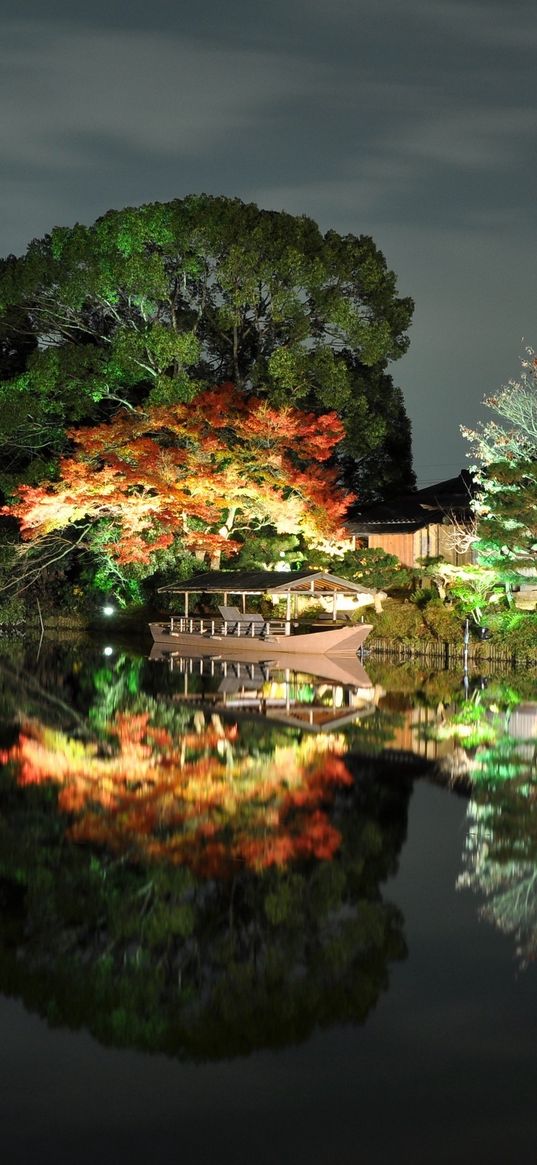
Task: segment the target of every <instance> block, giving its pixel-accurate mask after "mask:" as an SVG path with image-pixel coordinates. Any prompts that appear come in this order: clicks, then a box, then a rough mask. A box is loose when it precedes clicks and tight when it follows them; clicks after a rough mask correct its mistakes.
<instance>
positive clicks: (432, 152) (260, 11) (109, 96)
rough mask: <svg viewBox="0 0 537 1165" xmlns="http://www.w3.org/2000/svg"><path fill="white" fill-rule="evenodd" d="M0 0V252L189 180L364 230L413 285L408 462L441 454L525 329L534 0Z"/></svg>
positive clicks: (425, 468) (536, 31)
mask: <svg viewBox="0 0 537 1165" xmlns="http://www.w3.org/2000/svg"><path fill="white" fill-rule="evenodd" d="M2 10H3V12H4V13H5V15H3V18H2V28H3V35H2V41H1V44H0V77H1V82H0V84H1V85H2V89H3V95H2V103H1V107H0V108H1V110H2V114H1V119H2V120H1V124H2V171H3V180H4V190H5V196H4V210H3V216H2V220H1V221H0V252H3V253H6V252H9V251H21V250H23V249H24V247H25V245H26V243H27V241H28V240H29V239H30V238H32V237H33V236H35V235H39V234H42V233H44V232H45V231H47V230H48V229H49V228H50V227H51V226H53V225H54V224H56V223H72V222H74V221H77V220H78V221H86V222H89V221H92V220H93V219H94V218H95V217H97V215H98V214H100V213H103V212H104V211H106V210H107V209H109V208H110V207H111V206H122V205H126V204H130V205H135V204H138V203H141V202H146V201H153V200H155V199H157V200H159V199H162V200H164V199H168V198H173V197H181V196H183V195H184V194H186V193H188V192H190V191H196V190H206V191H208V192H211V193H225V194H233V195H238V196H239V197H242V198H245V199H253V200H255V201H258V202H259V203H260V204H261V205H264V206H267V207H271V208H276V209H286V210H289V211H290V212H295V213H307V214H310V215H311V216H312V217H314V218H316V219H317V220H318V221H319V222H320V223H321V225H322V226H323V227H324V228H328V227H331V226H332V227H335V228H336V229H338V230H345V231H352V232H354V233H356V234H359V233H367V234H372V235H373V237H374V238H375V240H376V241H377V242H378V244H379V246H380V247H381V248H382V249H383V250H384V251H385V254H386V257H387V260H388V262H389V264H390V265H391V266H392V267H394V269H395V270H396V271H397V272H398V275H399V282H400V287H401V290H402V291H403V292H404V293H405V294H412V295H413V296H414V298H415V299H416V322H415V325H414V328H413V336H412V344H411V349H410V352H409V354H408V355H407V356H406V357H405V359H404V360H403V361H402V362H401V363H400V364H399V365H397V366H395V368H394V374H395V375H396V377H397V379H398V381H399V383H401V385H402V387H403V389H404V392H405V396H406V399H407V402H408V407H409V411H410V412H411V415H412V417H413V422H414V431H415V436H416V443H415V451H416V462H417V465H418V468H419V469H420V472H421V474H422V477H423V478H431V477H434V476H435V475H436V474H437V475H438V476H443V475H444V472H445V473H446V475H447V473H448V472H452V471H454V470H456V469H457V468H458V466H459V464H460V463H462V461H463V459H464V452H465V450H464V447H463V445H462V443H461V441H460V438H459V436H458V424H459V422H464V423H467V424H468V423H470V424H471V423H473V421H474V420H475V417H476V416H477V415H478V413H479V401H480V399H481V397H482V396H483V394H484V393H485V392H486V391H489V390H490V389H491V388H494V387H496V386H497V384H498V383H500V382H501V381H502V380H503V379H505V378H506V377H507V376H508V375H510V374H516V371H517V359H518V355H519V352H520V350H521V340H522V337H523V336H524V337H525V338H526V339H527V340H528V341H531V340H532V338H534V337H532V335H531V329H532V327H534V323H533V319H534V305H535V291H536V287H535V276H534V274H533V265H532V263H531V261H530V257H531V253H532V247H531V242H530V240H531V237H532V232H533V222H534V216H535V210H534V187H535V127H536V124H537V122H536V109H535V105H536V96H535V85H534V59H535V48H536V43H537V12H536V10H535V7H534V3H533V0H531V2H530V0H487V2H486V3H485V2H482V3H480V2H476V0H474V2H472V0H405V3H404V4H402V3H401V0H307V2H306V0H272V2H271V4H270V5H264V6H261V7H258V6H257V5H252V4H251V3H247V0H227V3H226V4H221V3H217V2H216V0H213V2H212V3H211V2H210V0H206V2H204V3H203V4H198V5H197V6H196V5H191V4H189V5H186V4H181V3H180V2H177V0H175V2H173V3H172V2H170V3H168V2H167V0H154V2H153V3H152V4H151V5H148V4H147V2H144V3H142V2H141V0H140V2H139V0H124V2H121V0H115V2H114V0H106V2H105V0H93V2H92V4H91V5H85V6H80V5H78V6H75V5H73V4H72V0H70V2H67V0H26V3H25V5H24V8H23V9H21V10H19V11H18V12H14V9H13V6H12V5H11V4H9V5H8V4H7V3H6V4H5V5H2V3H1V2H0V12H2Z"/></svg>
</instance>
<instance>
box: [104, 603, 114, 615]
mask: <svg viewBox="0 0 537 1165" xmlns="http://www.w3.org/2000/svg"><path fill="white" fill-rule="evenodd" d="M115 609H116V608H115V607H111V606H110V604H109V603H107V604H106V607H103V615H113V614H114V613H115Z"/></svg>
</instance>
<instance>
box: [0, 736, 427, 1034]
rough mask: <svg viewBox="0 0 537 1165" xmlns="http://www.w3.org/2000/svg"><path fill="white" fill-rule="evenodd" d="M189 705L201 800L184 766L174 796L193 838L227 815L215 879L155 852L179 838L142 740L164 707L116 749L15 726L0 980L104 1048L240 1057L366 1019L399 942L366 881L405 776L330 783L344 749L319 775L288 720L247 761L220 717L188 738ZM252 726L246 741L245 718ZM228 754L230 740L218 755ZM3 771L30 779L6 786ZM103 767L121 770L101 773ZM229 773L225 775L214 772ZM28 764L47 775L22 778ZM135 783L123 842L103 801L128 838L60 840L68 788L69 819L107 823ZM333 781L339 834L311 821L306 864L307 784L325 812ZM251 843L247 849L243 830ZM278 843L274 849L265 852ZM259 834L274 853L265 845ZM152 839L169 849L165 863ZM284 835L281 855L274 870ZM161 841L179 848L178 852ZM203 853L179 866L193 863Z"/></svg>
mask: <svg viewBox="0 0 537 1165" xmlns="http://www.w3.org/2000/svg"><path fill="white" fill-rule="evenodd" d="M190 717H191V723H190V728H189V730H188V731H185V732H184V733H183V737H184V741H185V751H184V765H185V766H187V767H188V766H190V765H193V763H194V759H195V757H196V756H197V758H198V761H200V760H201V768H202V771H203V770H204V769H205V770H206V776H207V775H208V778H209V779H208V782H207V790H208V791H209V793H210V795H209V796H208V795H207V792H205V793H204V792H203V788H202V800H201V802H200V795H199V788H197V787H196V783H195V778H194V774H193V771H192V772H191V773H190V774H189V778H188V781H187V785H186V788H187V789H188V790H189V791H190V793H191V794H192V799H191V801H190V802H189V803H187V799H186V797H185V798H184V803H183V808H182V810H181V811H182V812H183V811H185V806H186V809H187V810H188V812H189V813H191V814H192V816H191V817H188V820H187V821H186V822H185V823H184V826H183V828H184V831H185V833H186V834H187V835H188V832H189V830H190V829H191V828H192V829H193V831H194V832H195V830H196V829H198V827H199V823H200V821H201V820H202V819H203V822H204V823H205V822H206V821H207V815H208V813H209V809H210V812H211V813H213V814H214V818H213V820H214V821H222V823H223V821H224V819H226V818H227V820H228V822H229V820H230V819H231V825H229V824H227V825H226V826H225V827H224V826H223V824H222V828H221V831H220V841H221V842H222V843H223V842H224V839H225V840H226V841H227V842H228V843H229V845H230V848H231V850H232V851H233V848H234V847H235V854H237V853H238V852H239V850H240V851H241V853H242V860H240V861H239V862H237V861H235V864H234V869H233V871H230V863H229V862H228V861H226V862H224V863H223V867H224V868H225V869H226V872H228V871H230V872H229V876H227V877H225V878H217V877H215V876H212V877H210V878H208V879H207V878H206V877H203V878H200V877H199V875H198V873H197V872H196V871H195V870H194V869H192V868H190V869H189V868H188V867H187V866H185V865H184V864H176V862H175V861H174V860H168V859H167V858H166V844H167V843H168V842H170V843H174V842H175V841H177V837H178V836H179V835H178V830H177V821H175V822H174V825H173V829H170V828H169V818H166V813H167V812H169V811H170V812H172V819H173V813H174V812H175V809H174V806H173V800H174V795H173V796H172V788H171V787H170V786H169V785H168V786H167V788H158V797H157V788H156V787H155V784H154V783H152V779H148V774H151V766H152V765H153V768H154V767H155V762H154V760H152V758H151V756H150V755H148V752H149V748H150V743H151V735H152V733H153V742H152V743H153V747H155V748H156V751H157V755H158V754H159V753H160V752H161V751H162V750H163V748H164V743H163V741H164V738H165V735H166V733H169V734H171V725H170V721H168V724H167V725H160V726H158V725H153V726H152V724H151V722H150V721H148V719H147V717H145V719H144V721H143V723H142V717H141V714H139V719H138V720H136V721H134V722H133V724H132V726H131V727H127V728H126V727H125V721H124V720H122V719H121V716H120V717H119V718H118V720H117V722H116V742H117V743H116V746H115V751H114V752H110V754H109V755H102V754H101V753H99V752H98V751H96V750H95V748H91V747H88V745H87V743H82V742H79V741H76V740H73V738H67V737H66V736H65V735H63V734H59V733H58V731H57V730H54V731H49V730H48V729H46V728H44V726H40V727H39V728H32V729H31V731H30V727H29V726H28V728H27V730H26V731H25V733H24V734H23V735H24V736H25V738H26V739H25V740H22V739H20V740H19V743H18V745H17V746H16V748H15V749H12V750H11V753H10V755H11V757H12V763H11V764H10V765H9V766H7V767H6V769H5V770H4V775H3V778H2V780H1V782H0V886H1V888H2V894H3V903H4V907H5V909H4V911H3V915H2V922H1V923H0V985H2V986H5V985H7V984H8V983H9V989H10V990H11V991H13V992H18V993H19V994H22V996H23V998H24V999H25V1001H26V1003H27V1005H29V1006H32V1007H35V1008H37V1009H38V1010H39V1011H41V1012H45V1013H46V1014H48V1015H50V1017H51V1018H54V1021H55V1022H58V1021H61V1022H68V1023H70V1024H72V1025H75V1026H79V1025H81V1024H83V1025H89V1026H90V1027H91V1029H92V1031H93V1032H94V1033H95V1034H96V1035H97V1036H98V1037H99V1038H101V1039H103V1040H105V1041H107V1042H113V1043H118V1044H126V1043H128V1044H136V1045H137V1046H141V1047H146V1048H151V1049H155V1048H158V1049H160V1050H166V1051H169V1052H173V1053H174V1054H178V1053H181V1054H188V1055H190V1056H204V1057H205V1056H211V1057H214V1056H228V1055H231V1054H236V1053H244V1052H247V1051H249V1050H251V1049H252V1048H255V1047H261V1046H269V1045H279V1044H285V1043H288V1042H293V1041H296V1040H299V1039H303V1038H306V1036H307V1035H308V1034H309V1033H310V1032H311V1030H312V1028H313V1026H314V1025H315V1024H317V1023H321V1024H330V1023H334V1022H341V1021H344V1020H347V1021H360V1020H363V1019H364V1018H365V1016H366V1015H367V1013H368V1011H369V1010H370V1008H371V1007H372V1006H373V1005H374V1004H375V1002H376V1000H377V998H378V994H379V992H380V991H381V990H383V989H385V988H386V986H387V984H388V964H389V962H390V960H392V959H394V958H397V957H401V956H402V954H403V953H404V944H403V939H402V933H401V926H402V921H401V918H400V915H399V913H398V912H397V910H396V909H395V908H393V907H391V906H390V905H388V904H386V903H384V902H383V901H382V898H381V895H380V890H379V886H380V883H381V881H382V880H383V879H384V878H386V877H387V875H388V873H393V870H394V867H395V865H396V861H397V853H398V850H399V848H400V845H401V842H402V840H403V837H404V830H405V810H406V802H407V799H408V791H409V790H408V785H407V784H406V783H404V782H403V781H401V780H400V779H399V778H398V781H397V782H396V783H395V782H394V783H393V785H391V784H382V783H381V782H376V781H373V780H371V779H365V777H364V775H363V774H356V778H355V779H354V780H353V781H352V782H351V783H349V780H350V777H349V774H348V773H347V772H346V770H345V772H346V775H345V776H344V777H343V781H342V780H341V777H342V773H343V770H342V769H339V765H340V764H341V761H340V758H339V757H338V756H337V748H336V750H335V752H333V751H332V750H330V751H329V752H328V753H327V754H325V759H327V760H328V762H329V765H328V768H329V769H330V762H332V761H337V762H338V772H337V774H336V773H334V772H332V774H330V771H328V773H327V775H326V777H325V775H324V774H323V771H322V764H321V754H320V753H318V752H316V751H315V744H314V743H312V744H311V745H310V743H309V741H308V742H307V743H306V744H304V743H301V741H300V739H299V737H297V735H296V734H294V736H293V735H292V734H288V744H287V746H285V745H284V744H283V743H282V735H281V734H278V747H279V748H280V752H279V753H278V749H276V750H274V748H273V747H272V746H271V749H269V750H268V751H267V750H266V748H265V747H264V743H263V736H262V734H261V735H260V737H259V746H258V749H257V753H258V756H257V759H256V760H255V762H253V764H252V765H251V766H250V768H249V769H248V767H247V766H246V765H245V766H244V768H243V769H241V763H242V760H243V757H241V754H240V747H239V741H238V738H237V737H236V736H235V737H234V736H233V733H232V731H231V730H230V729H228V730H225V729H223V730H222V731H223V735H222V732H221V730H220V728H218V727H217V725H215V724H210V723H205V724H204V725H200V728H201V731H199V732H197V731H196V730H195V727H194V721H193V719H192V714H190ZM187 728H188V726H187ZM249 731H250V741H249V743H250V748H252V739H251V733H252V726H249ZM273 733H274V729H271V730H270V735H271V738H273ZM122 734H123V739H122ZM211 734H212V735H211ZM178 739H179V734H177V739H176V741H175V745H174V747H175V748H178V747H179V746H178ZM293 740H295V741H296V743H294V744H293ZM58 744H60V745H61V747H59V748H58ZM112 744H113V740H111V741H110V745H112ZM166 747H167V746H166ZM229 748H231V749H232V750H237V755H236V756H235V757H234V759H233V760H231V761H230V760H229V759H228V757H229ZM312 750H313V751H312ZM293 754H294V755H293ZM53 757H54V758H55V760H56V763H57V764H58V769H57V777H58V780H59V782H60V784H59V790H60V792H59V797H60V799H62V800H63V798H64V795H65V797H66V798H67V800H68V802H69V804H68V806H67V807H68V810H69V814H68V816H66V815H65V811H62V810H61V809H60V810H58V806H57V799H56V794H55V786H54V784H53V783H52V782H51V780H50V779H49V777H50V773H49V771H48V770H49V767H50V762H51V761H52V759H53ZM272 761H274V769H275V771H274V773H273V772H272ZM175 763H176V761H174V764H175ZM323 763H324V762H323ZM92 764H93V766H96V767H94V768H93V770H92ZM20 765H22V766H23V768H22V772H21V769H20V767H19V766H20ZM88 765H89V768H90V772H92V773H93V776H94V777H95V774H96V773H97V770H98V767H99V765H101V766H104V770H105V772H106V773H107V774H108V778H107V780H108V783H107V781H106V780H104V779H103V775H102V773H101V775H100V777H99V779H96V778H95V779H94V780H93V784H92V786H91V796H92V797H98V796H99V795H100V798H101V799H100V802H99V803H96V804H95V805H94V806H93V807H90V804H89V796H90V790H88V787H87V779H88V771H87V770H88ZM24 766H27V767H24ZM114 766H115V769H114ZM121 766H122V771H120V770H121ZM256 766H257V767H256ZM16 770H17V771H18V773H19V776H21V777H22V780H23V781H24V780H26V781H29V782H30V783H26V784H21V783H16V782H15V780H14V774H15V771H16ZM129 770H130V774H131V776H130V777H129ZM113 771H115V772H116V775H117V780H111V773H112V772H113ZM299 771H300V773H301V776H300V779H298V774H299ZM224 772H225V773H226V774H227V779H226V781H225V782H224V786H226V785H227V789H226V788H225V787H224V788H221V787H220V786H221V785H222V782H221V781H219V779H218V774H222V773H224ZM38 773H39V774H40V778H39V779H40V783H34V778H36V777H37V776H38ZM76 773H78V774H79V777H78V778H77V779H76V780H75V781H74V783H73V784H69V781H68V779H67V778H68V777H69V780H70V778H71V777H72V776H73V774H76ZM232 773H235V774H236V776H235V778H233V777H232V776H231V774H232ZM140 774H142V775H141V777H140ZM277 777H278V779H279V782H280V783H279V785H278V784H277ZM43 778H44V779H43ZM133 778H135V780H136V781H140V784H139V789H138V792H140V794H141V796H140V812H141V816H142V824H143V830H142V832H141V833H139V834H138V835H137V840H136V844H134V843H133V837H134V817H133V816H131V815H130V812H129V811H128V810H126V813H125V828H123V822H122V821H120V817H121V813H120V812H117V813H115V814H114V812H113V813H112V818H114V816H115V819H116V822H118V823H119V824H118V829H119V841H120V843H121V851H122V852H119V849H118V847H117V845H116V840H117V837H116V836H114V838H113V839H112V843H113V844H112V849H109V848H108V847H107V846H104V845H103V844H95V843H93V842H92V841H86V842H85V844H84V845H74V844H66V841H65V830H66V826H67V825H68V824H69V823H72V822H73V810H74V809H75V808H76V805H75V804H73V800H72V799H73V798H74V799H75V800H76V798H79V800H80V805H81V808H82V816H80V817H78V818H77V817H76V814H75V817H74V820H75V821H78V823H79V824H82V823H84V821H85V822H86V825H87V824H88V822H89V820H90V817H89V815H90V813H93V814H96V817H97V820H98V822H99V824H100V825H101V824H102V822H103V821H104V820H105V802H106V799H107V798H108V799H109V801H110V804H111V805H112V806H114V804H116V802H117V801H121V798H122V797H123V795H124V793H125V795H126V796H127V798H128V800H129V805H130V804H131V803H132V805H134V804H135V801H136V796H135V794H136V789H134V788H132V787H129V781H132V779H133ZM159 780H160V781H161V783H162V777H160V778H159ZM90 783H91V782H90ZM252 783H253V784H254V785H255V784H256V785H257V786H258V787H259V790H260V792H261V793H262V794H263V796H265V797H266V804H265V807H264V809H263V810H262V807H261V805H260V804H258V803H257V801H256V798H255V797H254V796H250V797H248V796H244V794H246V793H247V791H248V788H249V786H250V785H251V784H252ZM198 784H201V785H202V786H203V780H200V781H199V782H198ZM284 786H285V788H284ZM336 787H337V788H339V790H340V791H339V792H338V795H337V797H336V799H335V800H334V801H333V805H332V809H331V819H330V821H329V822H327V824H328V825H329V827H330V831H332V832H329V833H328V834H327V833H326V832H325V829H324V826H323V831H322V834H321V849H322V851H324V853H325V854H326V852H327V849H332V843H333V839H334V834H335V835H336V836H337V838H338V841H339V845H338V847H337V849H335V852H334V853H333V857H332V860H330V861H327V860H325V861H319V860H318V858H316V856H315V854H316V852H317V847H318V841H319V835H318V834H317V833H316V831H315V829H313V832H312V831H311V829H309V827H311V826H312V825H314V824H315V814H316V812H318V810H317V808H316V806H319V797H320V798H321V804H322V812H323V813H326V812H327V808H328V807H327V805H326V800H327V799H328V800H329V801H330V800H331V799H332V798H333V794H334V790H335V788H336ZM68 790H69V794H68ZM99 790H100V793H99ZM252 791H253V790H252ZM146 794H147V796H148V805H149V809H150V810H151V811H153V810H154V808H155V805H156V804H157V803H158V804H160V805H161V807H162V809H163V813H164V817H163V819H162V820H160V819H159V818H158V814H156V815H155V817H154V821H153V824H154V829H153V831H152V832H151V831H148V830H147V812H146V810H147V806H146V802H145V798H146ZM203 797H205V801H203ZM226 798H227V799H229V802H230V803H229V804H227V803H226ZM200 804H201V808H200ZM133 812H134V809H133ZM86 813H87V815H86V816H85V814H86ZM263 813H264V814H265V817H264V820H263ZM278 815H279V816H278ZM271 817H272V818H274V820H271ZM276 819H278V820H279V821H280V823H281V826H282V827H283V830H284V832H283V833H282V832H281V831H280V833H278V829H277V825H278V820H276ZM301 823H302V825H303V826H306V825H308V823H309V825H308V828H301ZM308 829H309V832H308ZM174 830H175V832H174ZM248 830H250V833H248V832H247V831H248ZM144 831H145V832H144ZM252 837H253V839H254V840H255V842H256V845H255V846H254V849H253V853H252V851H251V850H248V847H247V844H246V842H247V840H248V838H252ZM327 837H328V846H327ZM214 838H215V835H214V834H213V835H212V836H211V837H210V838H209V842H210V844H212V843H213V842H214ZM282 838H284V840H285V855H284V854H283V853H282V849H281V848H278V847H279V846H280V845H281V840H282ZM261 839H262V840H263V845H264V846H265V845H266V844H267V843H268V847H269V848H268V851H267V849H266V848H265V849H263V850H262V851H260V849H259V843H260V841H261ZM101 840H102V839H101ZM125 841H127V842H128V845H129V847H130V848H129V851H128V853H126V852H125V851H124V849H123V845H124V843H125ZM189 845H190V842H188V844H187V845H186V849H185V851H184V852H187V853H188V852H189ZM271 846H272V849H271ZM152 847H155V848H154V850H153V848H152ZM159 847H160V852H161V854H164V858H165V860H158V857H157V851H158V850H159ZM289 848H291V851H292V855H293V857H294V861H293V862H292V863H290V864H289V863H288V864H286V865H284V864H282V858H283V856H286V857H288V856H289ZM209 852H210V851H209ZM260 852H261V856H260ZM170 854H171V856H172V859H173V857H174V851H173V848H171V849H170ZM135 859H136V860H135ZM267 859H269V860H270V859H272V864H267ZM249 861H250V863H251V864H250V865H249V864H248V862H249ZM212 862H213V865H212V869H213V870H214V868H215V866H216V868H222V862H221V855H220V853H219V852H217V851H213V857H212ZM199 864H200V860H199V859H197V860H196V859H194V860H193V862H192V865H195V866H196V870H197V868H199ZM201 864H202V865H203V863H201ZM253 867H254V868H253Z"/></svg>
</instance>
